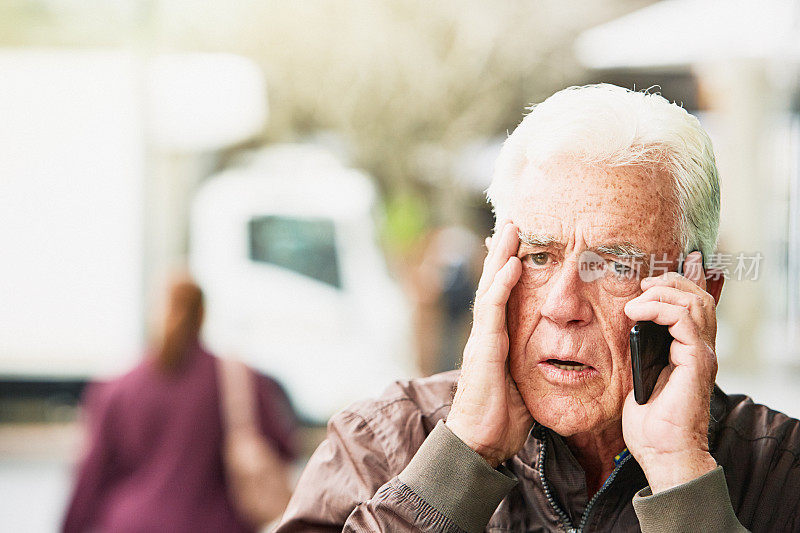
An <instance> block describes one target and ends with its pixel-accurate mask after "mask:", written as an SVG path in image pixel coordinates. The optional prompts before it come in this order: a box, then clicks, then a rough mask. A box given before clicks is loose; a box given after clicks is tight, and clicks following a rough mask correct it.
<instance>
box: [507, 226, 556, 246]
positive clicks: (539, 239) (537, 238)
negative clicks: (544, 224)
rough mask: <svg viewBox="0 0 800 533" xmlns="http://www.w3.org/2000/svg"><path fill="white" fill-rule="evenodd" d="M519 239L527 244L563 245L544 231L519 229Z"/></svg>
mask: <svg viewBox="0 0 800 533" xmlns="http://www.w3.org/2000/svg"><path fill="white" fill-rule="evenodd" d="M518 235H519V241H520V242H521V243H524V244H527V245H528V246H553V245H560V246H563V243H561V242H559V240H558V239H557V238H556V237H554V236H552V235H548V234H546V233H531V232H527V231H522V230H520V231H519V233H518Z"/></svg>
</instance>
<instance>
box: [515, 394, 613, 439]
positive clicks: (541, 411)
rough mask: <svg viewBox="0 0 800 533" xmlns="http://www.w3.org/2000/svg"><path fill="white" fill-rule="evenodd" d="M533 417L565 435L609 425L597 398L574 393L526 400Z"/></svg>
mask: <svg viewBox="0 0 800 533" xmlns="http://www.w3.org/2000/svg"><path fill="white" fill-rule="evenodd" d="M526 405H527V406H528V410H529V411H530V412H531V414H532V415H533V418H534V419H535V420H536V421H537V422H539V423H540V424H542V425H543V426H545V427H547V428H549V429H551V430H553V431H555V432H556V433H558V434H559V435H561V436H563V437H569V436H571V435H575V434H577V433H585V432H589V431H592V430H594V429H597V428H600V427H604V426H606V425H608V423H609V420H607V417H606V416H604V414H603V409H602V408H601V407H600V404H599V402H598V400H597V399H590V398H581V397H579V396H572V395H563V396H561V395H555V394H551V395H546V396H544V397H540V398H539V399H538V400H537V401H534V402H530V403H528V402H526Z"/></svg>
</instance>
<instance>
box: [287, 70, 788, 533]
mask: <svg viewBox="0 0 800 533" xmlns="http://www.w3.org/2000/svg"><path fill="white" fill-rule="evenodd" d="M488 193H489V198H490V200H491V202H492V205H493V206H494V209H495V214H496V215H497V219H498V222H497V226H496V228H495V233H494V236H493V237H492V238H491V239H490V240H488V248H489V252H488V255H487V257H486V261H485V262H484V269H483V276H482V278H481V280H480V283H479V285H478V289H477V295H476V299H475V309H474V323H473V328H472V333H471V335H470V338H469V341H468V342H467V345H466V348H465V349H464V359H463V364H462V369H461V371H460V373H459V372H449V373H444V374H439V375H436V376H433V377H431V378H426V379H420V380H412V381H408V382H400V383H397V384H396V385H394V386H392V387H390V388H389V390H387V392H386V393H385V394H384V396H383V397H381V398H379V399H378V400H375V401H369V402H363V403H360V404H357V405H355V406H353V407H351V408H349V409H347V410H345V411H344V412H342V413H340V414H338V415H336V416H335V417H334V418H333V419H332V420H331V422H330V424H329V427H328V438H327V439H326V440H325V441H324V442H323V443H322V444H321V445H320V447H319V449H318V450H317V451H316V453H315V454H314V456H313V457H312V458H311V460H310V462H309V464H308V466H307V468H306V470H305V472H304V474H303V476H302V478H301V479H300V482H299V485H298V487H297V490H296V493H295V495H294V497H293V499H292V501H291V503H290V504H289V508H288V510H287V512H286V514H285V516H284V519H283V522H282V523H281V525H280V526H279V528H278V531H279V532H281V533H286V532H290V531H339V530H342V529H344V530H345V531H392V532H395V531H397V532H402V531H446V532H456V531H467V532H478V531H484V530H486V531H612V530H613V531H638V530H640V529H641V530H642V531H739V530H744V527H743V526H746V527H747V528H749V529H751V530H760V531H789V530H792V531H795V530H798V528H800V516H799V513H798V509H799V508H800V504H798V501H799V500H800V461H799V460H798V457H799V456H800V425H799V424H798V421H797V420H793V419H791V418H789V417H787V416H785V415H783V414H781V413H777V412H775V411H771V410H769V409H768V408H766V407H764V406H760V405H755V404H753V403H752V402H751V401H750V400H749V399H748V398H746V397H743V396H727V395H725V394H724V393H723V392H722V391H721V390H719V389H718V388H715V386H714V378H715V375H716V370H717V362H716V355H715V352H714V345H715V336H716V316H715V304H716V301H717V300H718V298H719V295H720V291H721V288H722V281H723V280H722V279H717V278H716V277H715V276H706V275H705V272H704V268H703V260H704V259H705V258H708V257H709V255H710V254H711V253H712V252H713V251H714V246H715V243H716V238H717V230H718V226H719V184H718V178H717V170H716V166H715V162H714V154H713V150H712V148H711V143H710V140H709V138H708V136H707V135H706V133H705V132H704V131H703V130H702V128H701V127H700V125H699V123H698V121H697V120H696V119H695V118H694V117H693V116H691V115H690V114H688V113H687V112H686V111H684V110H683V109H681V108H680V107H678V106H676V105H672V104H670V103H669V102H667V101H666V100H664V99H663V98H662V97H661V96H659V95H655V94H646V93H640V92H638V93H637V92H632V91H628V90H625V89H622V88H619V87H615V86H611V85H598V86H588V87H578V88H570V89H566V90H564V91H560V92H558V93H556V94H554V95H553V96H551V97H550V98H548V99H547V100H545V101H544V102H543V103H541V104H539V105H537V106H535V107H534V108H533V110H532V112H531V113H530V114H529V115H528V116H527V117H526V118H525V119H524V120H523V121H522V123H521V124H520V125H519V127H517V129H516V130H515V131H514V132H513V133H512V134H511V136H510V137H509V138H508V140H507V141H506V143H505V145H504V146H503V149H502V152H501V154H500V156H499V159H498V161H497V164H496V166H495V173H494V176H493V180H492V184H491V186H490V188H489V191H488ZM654 259H655V260H654ZM587 264H588V265H590V266H591V268H585V267H586V265H587ZM681 266H682V267H683V269H682V272H683V275H680V274H678V271H679V269H680V267H681ZM587 274H590V275H587ZM637 321H653V322H655V323H657V324H661V325H664V326H668V327H669V332H670V333H671V335H672V336H673V337H674V340H673V341H672V344H671V347H670V352H669V359H670V364H669V366H667V367H666V368H665V369H664V371H662V373H661V375H660V377H659V379H658V382H657V384H656V387H655V390H654V392H653V394H652V396H651V398H650V400H649V401H648V402H647V403H645V404H643V405H639V404H638V403H637V402H636V401H635V400H634V398H633V393H632V392H631V390H632V371H631V356H630V348H629V331H630V329H631V327H632V326H633V325H634V323H635V322H637ZM454 389H455V394H453V390H454Z"/></svg>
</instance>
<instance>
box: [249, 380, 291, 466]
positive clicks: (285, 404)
mask: <svg viewBox="0 0 800 533" xmlns="http://www.w3.org/2000/svg"><path fill="white" fill-rule="evenodd" d="M256 384H257V388H256V390H257V396H258V398H257V399H258V411H259V426H260V429H261V433H262V434H264V435H267V436H269V438H270V439H271V441H272V443H273V444H274V445H275V449H276V451H277V452H278V454H279V455H280V456H281V458H282V459H283V460H284V461H287V462H291V461H294V460H295V459H297V455H298V444H297V415H296V414H295V411H294V408H293V407H292V403H291V401H290V400H289V396H288V395H287V394H286V391H284V389H283V387H282V386H281V385H280V383H278V382H277V381H275V380H274V379H272V378H271V377H269V376H265V375H263V374H256Z"/></svg>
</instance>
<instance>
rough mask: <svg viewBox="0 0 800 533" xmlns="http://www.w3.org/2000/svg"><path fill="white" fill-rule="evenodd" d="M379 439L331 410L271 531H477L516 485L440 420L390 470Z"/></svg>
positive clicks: (367, 428) (387, 446)
mask: <svg viewBox="0 0 800 533" xmlns="http://www.w3.org/2000/svg"><path fill="white" fill-rule="evenodd" d="M392 446H394V447H397V446H398V443H388V442H387V443H383V442H381V439H380V437H379V436H378V435H376V434H375V433H374V432H373V429H372V428H371V427H370V426H369V424H368V423H367V422H366V421H365V420H364V419H362V418H360V417H359V416H358V415H356V414H353V413H344V414H341V415H337V416H336V417H334V418H333V419H332V420H331V422H330V424H329V427H328V438H327V439H326V440H325V441H324V442H323V443H322V444H321V445H320V447H319V448H318V449H317V451H316V452H315V453H314V455H313V456H312V458H311V460H310V461H309V463H308V466H307V467H306V470H305V471H304V473H303V475H302V477H301V479H300V482H299V483H298V486H297V489H296V490H295V493H294V496H293V497H292V501H291V502H290V503H289V507H288V509H287V511H286V513H285V514H284V518H283V521H282V522H281V524H280V525H279V526H278V528H277V530H276V533H290V532H295V531H315V532H321V531H346V532H376V531H386V532H389V531H391V532H398V533H404V532H416V531H421V532H434V531H435V532H445V533H455V532H461V531H467V532H469V533H473V532H476V533H477V532H480V531H483V530H484V528H485V527H486V524H487V523H488V521H489V518H490V517H491V515H492V514H493V513H494V510H495V509H496V508H497V505H498V504H499V503H500V501H501V500H502V499H503V498H504V497H505V495H506V494H507V493H508V492H509V491H510V490H511V488H513V487H514V485H516V480H515V479H514V478H513V476H512V475H511V474H510V472H508V471H507V470H503V471H501V470H495V469H493V468H491V467H490V466H489V464H488V463H486V462H485V461H484V460H483V459H482V458H481V457H480V456H479V455H478V454H476V453H475V452H474V451H472V450H471V449H470V448H469V447H468V446H467V445H466V444H464V443H463V442H462V441H461V440H459V439H458V438H457V437H456V436H455V435H453V434H452V432H450V430H448V429H447V427H446V426H445V425H444V424H443V423H442V422H439V424H437V426H436V427H435V428H434V429H433V431H432V432H431V433H430V435H428V437H427V438H426V439H425V441H424V442H423V443H422V445H421V446H420V447H419V449H418V450H417V451H416V453H415V454H414V455H413V457H412V458H411V460H410V462H409V463H408V464H407V465H406V466H405V468H402V470H401V471H399V472H395V470H397V469H396V468H393V466H392V465H390V460H389V457H388V456H387V450H391V449H392Z"/></svg>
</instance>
